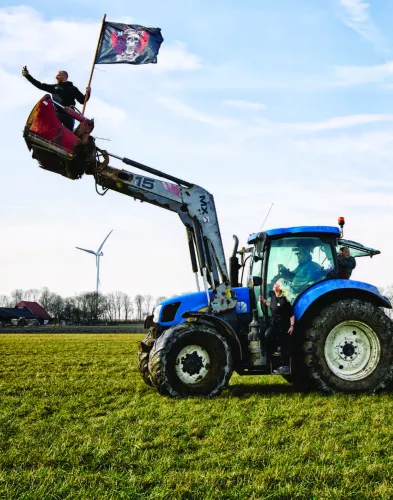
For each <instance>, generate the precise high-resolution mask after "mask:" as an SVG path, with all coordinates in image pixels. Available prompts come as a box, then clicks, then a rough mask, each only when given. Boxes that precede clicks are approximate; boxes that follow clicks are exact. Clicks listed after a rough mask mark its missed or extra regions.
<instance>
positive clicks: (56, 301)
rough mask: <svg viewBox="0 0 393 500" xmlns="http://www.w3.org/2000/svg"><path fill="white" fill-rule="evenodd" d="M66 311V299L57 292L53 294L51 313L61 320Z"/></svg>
mask: <svg viewBox="0 0 393 500" xmlns="http://www.w3.org/2000/svg"><path fill="white" fill-rule="evenodd" d="M63 311H64V299H63V297H61V296H60V295H58V294H57V293H54V294H52V297H51V304H50V313H51V314H52V315H53V316H54V317H55V318H56V319H57V321H60V318H61V316H63Z"/></svg>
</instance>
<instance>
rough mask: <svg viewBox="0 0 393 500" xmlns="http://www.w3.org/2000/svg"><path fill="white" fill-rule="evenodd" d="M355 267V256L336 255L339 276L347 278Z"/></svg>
mask: <svg viewBox="0 0 393 500" xmlns="http://www.w3.org/2000/svg"><path fill="white" fill-rule="evenodd" d="M355 267H356V260H355V257H344V255H341V254H339V255H338V268H339V277H340V278H343V279H347V280H348V279H349V278H350V277H351V274H352V271H353V270H354V269H355Z"/></svg>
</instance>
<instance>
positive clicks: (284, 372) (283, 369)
mask: <svg viewBox="0 0 393 500" xmlns="http://www.w3.org/2000/svg"><path fill="white" fill-rule="evenodd" d="M273 373H274V375H289V374H290V373H291V371H290V369H289V366H286V365H285V366H280V368H277V370H273Z"/></svg>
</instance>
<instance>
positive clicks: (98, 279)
mask: <svg viewBox="0 0 393 500" xmlns="http://www.w3.org/2000/svg"><path fill="white" fill-rule="evenodd" d="M112 231H113V229H112V230H111V231H110V232H109V233H108V235H107V237H106V238H105V240H104V241H103V242H102V243H101V245H100V246H99V247H98V250H97V251H96V252H94V251H93V250H86V248H81V247H75V248H77V249H78V250H83V251H84V252H87V253H92V254H93V255H95V256H96V267H97V283H96V294H97V297H98V287H99V284H100V257H102V256H103V255H104V254H103V252H102V251H101V250H102V247H103V246H104V243H105V242H106V240H107V239H108V238H109V235H110V234H111V232H112Z"/></svg>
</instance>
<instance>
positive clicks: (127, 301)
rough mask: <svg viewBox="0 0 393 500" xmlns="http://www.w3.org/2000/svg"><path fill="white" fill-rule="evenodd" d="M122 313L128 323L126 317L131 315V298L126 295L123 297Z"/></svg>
mask: <svg viewBox="0 0 393 500" xmlns="http://www.w3.org/2000/svg"><path fill="white" fill-rule="evenodd" d="M123 311H124V319H125V320H126V321H128V316H131V315H132V301H131V297H130V296H129V295H127V294H126V293H125V294H124V295H123Z"/></svg>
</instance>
